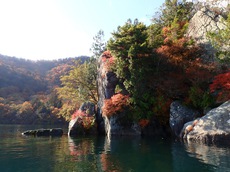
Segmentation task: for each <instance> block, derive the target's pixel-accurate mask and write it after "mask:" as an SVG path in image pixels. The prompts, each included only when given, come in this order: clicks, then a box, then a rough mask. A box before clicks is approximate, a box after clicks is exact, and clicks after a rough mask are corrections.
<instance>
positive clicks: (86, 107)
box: [68, 102, 97, 136]
mask: <svg viewBox="0 0 230 172" xmlns="http://www.w3.org/2000/svg"><path fill="white" fill-rule="evenodd" d="M95 121H96V112H95V105H94V103H91V102H85V103H83V104H82V105H81V107H80V108H79V110H78V111H76V112H75V117H74V119H72V120H71V121H70V122H69V130H68V135H69V136H79V135H86V134H96V133H97V125H96V122H95Z"/></svg>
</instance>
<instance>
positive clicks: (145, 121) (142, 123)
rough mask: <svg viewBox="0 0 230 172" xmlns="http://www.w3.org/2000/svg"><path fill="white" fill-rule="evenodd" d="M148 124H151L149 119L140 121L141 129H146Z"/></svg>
mask: <svg viewBox="0 0 230 172" xmlns="http://www.w3.org/2000/svg"><path fill="white" fill-rule="evenodd" d="M148 124H149V120H148V119H141V120H140V121H139V125H140V126H141V128H145V127H146V126H147V125H148Z"/></svg>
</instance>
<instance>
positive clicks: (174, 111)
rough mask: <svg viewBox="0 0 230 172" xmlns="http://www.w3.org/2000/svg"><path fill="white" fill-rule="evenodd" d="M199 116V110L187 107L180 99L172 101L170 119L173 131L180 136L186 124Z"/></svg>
mask: <svg viewBox="0 0 230 172" xmlns="http://www.w3.org/2000/svg"><path fill="white" fill-rule="evenodd" d="M198 116H199V112H197V111H195V110H193V109H190V108H188V107H185V106H184V105H182V104H181V103H180V102H179V101H175V102H172V104H171V105H170V119H169V124H170V127H171V129H172V132H173V133H174V134H175V135H176V136H177V137H179V136H180V133H181V130H182V128H183V126H184V124H185V123H187V122H189V121H192V120H194V119H196V118H197V117H198Z"/></svg>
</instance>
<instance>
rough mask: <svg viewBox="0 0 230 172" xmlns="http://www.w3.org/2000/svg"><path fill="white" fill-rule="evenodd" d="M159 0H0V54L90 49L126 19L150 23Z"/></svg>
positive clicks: (69, 53) (52, 55)
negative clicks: (98, 36) (97, 37)
mask: <svg viewBox="0 0 230 172" xmlns="http://www.w3.org/2000/svg"><path fill="white" fill-rule="evenodd" d="M163 3H164V0H84V1H83V0H0V54H4V55H9V56H16V57H20V58H25V59H32V60H41V59H45V60H53V59H59V58H65V57H76V56H80V55H91V54H90V51H89V49H90V47H91V45H92V42H93V37H94V36H95V35H96V33H97V32H98V31H99V30H100V29H102V30H103V31H104V32H105V38H106V40H107V39H109V38H110V37H111V32H113V31H116V29H117V26H119V25H123V24H124V23H125V22H126V21H127V19H129V18H131V19H132V20H134V19H135V18H138V19H139V21H142V22H144V23H146V24H147V25H149V24H150V19H151V18H152V16H153V15H154V13H155V12H156V11H158V10H159V7H160V6H161V5H162V4H163Z"/></svg>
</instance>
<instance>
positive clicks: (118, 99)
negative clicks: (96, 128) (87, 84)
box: [102, 93, 129, 116]
mask: <svg viewBox="0 0 230 172" xmlns="http://www.w3.org/2000/svg"><path fill="white" fill-rule="evenodd" d="M128 100H129V96H127V95H123V94H121V93H118V94H115V95H113V96H112V97H111V98H110V99H106V100H104V105H103V107H102V114H103V115H105V116H112V115H114V114H116V113H118V112H121V111H122V110H123V109H124V108H125V107H127V106H128V104H129V103H128Z"/></svg>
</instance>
